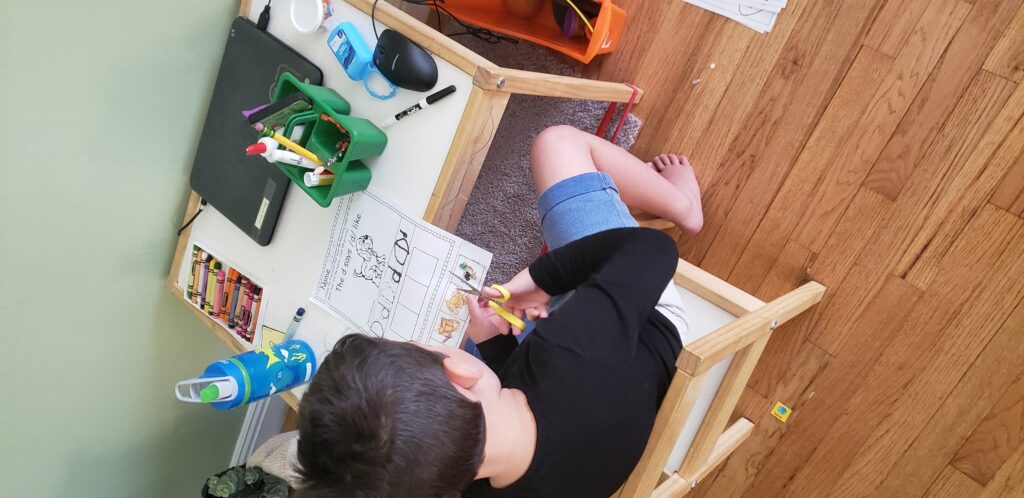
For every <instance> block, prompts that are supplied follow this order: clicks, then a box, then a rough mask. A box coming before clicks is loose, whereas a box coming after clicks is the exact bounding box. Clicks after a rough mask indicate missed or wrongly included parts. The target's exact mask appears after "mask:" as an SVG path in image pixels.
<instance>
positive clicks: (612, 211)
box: [463, 172, 637, 357]
mask: <svg viewBox="0 0 1024 498" xmlns="http://www.w3.org/2000/svg"><path fill="white" fill-rule="evenodd" d="M537 211H538V212H539V213H540V224H541V230H542V231H543V232H544V242H546V243H547V245H548V248H549V249H557V248H559V247H562V246H564V245H566V244H568V243H570V242H573V241H576V240H579V239H582V238H583V237H586V236H588V235H593V234H595V233H598V232H603V231H605V230H611V229H613V228H627V227H635V226H637V223H636V220H635V219H633V215H631V214H629V209H628V208H627V207H626V205H625V204H623V202H622V199H620V198H619V189H618V188H617V187H616V186H615V182H613V181H612V177H610V176H608V175H606V174H604V173H601V172H593V173H583V174H581V175H576V176H572V177H569V178H566V179H565V180H562V181H560V182H558V183H556V184H554V185H552V186H551V187H550V188H548V189H547V190H545V191H544V193H542V194H541V195H540V199H538V200H537ZM567 298H568V295H561V296H554V297H553V298H552V299H551V302H550V303H549V306H548V309H549V310H551V311H554V310H555V309H556V308H558V307H559V306H560V305H561V304H562V303H563V302H565V299H567ZM533 327H534V324H533V322H532V321H530V320H527V321H526V330H525V331H524V332H523V333H522V334H519V336H517V337H516V339H518V340H519V342H522V341H523V340H524V339H526V337H527V336H529V335H530V332H533ZM463 348H464V349H465V350H466V351H467V352H468V353H470V354H472V355H474V356H477V357H480V351H479V350H478V349H477V348H476V345H474V344H473V341H471V340H468V339H467V340H466V343H465V345H464V346H463Z"/></svg>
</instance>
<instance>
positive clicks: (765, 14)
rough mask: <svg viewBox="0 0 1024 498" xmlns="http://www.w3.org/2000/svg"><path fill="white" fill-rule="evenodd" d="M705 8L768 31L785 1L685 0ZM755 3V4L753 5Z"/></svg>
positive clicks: (750, 26)
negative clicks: (761, 2)
mask: <svg viewBox="0 0 1024 498" xmlns="http://www.w3.org/2000/svg"><path fill="white" fill-rule="evenodd" d="M684 1H685V2H686V3H689V4H691V5H696V6H697V7H700V8H702V9H705V10H710V11H711V12H714V13H717V14H720V15H723V16H726V17H728V18H730V19H732V20H734V21H736V22H738V23H740V24H743V25H744V26H747V27H748V28H751V29H754V30H756V31H758V32H761V33H767V32H769V31H771V30H772V27H773V26H775V19H776V18H777V17H778V16H779V12H780V11H781V10H782V8H783V7H785V3H784V2H781V3H780V2H765V3H763V4H759V3H758V2H753V1H750V0H739V1H735V0H684ZM751 4H753V5H751Z"/></svg>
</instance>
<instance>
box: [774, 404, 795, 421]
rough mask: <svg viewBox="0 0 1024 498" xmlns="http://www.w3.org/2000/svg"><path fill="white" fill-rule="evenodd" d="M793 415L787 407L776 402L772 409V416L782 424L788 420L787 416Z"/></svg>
mask: <svg viewBox="0 0 1024 498" xmlns="http://www.w3.org/2000/svg"><path fill="white" fill-rule="evenodd" d="M790 413H793V410H790V409H789V407H788V406H786V405H784V404H782V403H780V402H778V401H776V402H775V406H773V407H772V416H773V417H775V418H777V419H779V420H780V421H782V422H783V423H785V422H786V420H788V419H789V414H790Z"/></svg>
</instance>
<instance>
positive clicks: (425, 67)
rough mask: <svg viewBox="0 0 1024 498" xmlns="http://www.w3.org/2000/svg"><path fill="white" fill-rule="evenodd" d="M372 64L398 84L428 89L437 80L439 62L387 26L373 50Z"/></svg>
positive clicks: (423, 89)
mask: <svg viewBox="0 0 1024 498" xmlns="http://www.w3.org/2000/svg"><path fill="white" fill-rule="evenodd" d="M373 64H374V65H375V66H377V69H378V70H379V71H380V74H383V75H384V77H385V78H387V79H388V80H389V81H391V82H392V83H394V84H395V85H396V86H399V87H401V88H406V89H409V90H415V91H417V92H425V91H427V90H430V89H431V88H434V85H436V84H437V63H436V62H434V58H433V57H431V56H430V54H429V53H427V51H426V50H423V48H422V47H420V46H419V45H417V44H415V43H413V42H412V41H411V40H409V39H408V38H406V37H405V36H402V35H401V34H400V33H398V32H396V31H393V30H390V29H385V30H384V31H383V32H381V34H380V38H379V39H378V40H377V48H376V49H375V50H374V51H373Z"/></svg>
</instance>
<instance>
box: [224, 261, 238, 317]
mask: <svg viewBox="0 0 1024 498" xmlns="http://www.w3.org/2000/svg"><path fill="white" fill-rule="evenodd" d="M235 273H236V272H235V269H234V268H229V269H228V275H227V279H226V280H225V281H224V302H223V303H222V304H221V306H220V319H221V320H223V321H224V322H227V321H228V314H229V313H228V310H229V309H230V308H229V306H231V292H232V291H233V290H234V288H235V283H236V280H235Z"/></svg>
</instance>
